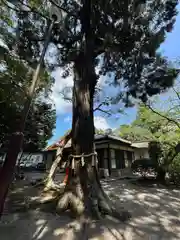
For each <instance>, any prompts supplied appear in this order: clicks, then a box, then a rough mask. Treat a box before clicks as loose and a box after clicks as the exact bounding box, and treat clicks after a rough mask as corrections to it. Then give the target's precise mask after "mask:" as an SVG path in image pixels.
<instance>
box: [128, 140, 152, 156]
mask: <svg viewBox="0 0 180 240" xmlns="http://www.w3.org/2000/svg"><path fill="white" fill-rule="evenodd" d="M132 147H134V159H135V160H137V159H143V158H144V159H148V158H149V151H148V148H149V142H148V141H142V142H135V143H132Z"/></svg>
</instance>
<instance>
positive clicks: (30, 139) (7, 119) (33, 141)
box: [0, 8, 56, 151]
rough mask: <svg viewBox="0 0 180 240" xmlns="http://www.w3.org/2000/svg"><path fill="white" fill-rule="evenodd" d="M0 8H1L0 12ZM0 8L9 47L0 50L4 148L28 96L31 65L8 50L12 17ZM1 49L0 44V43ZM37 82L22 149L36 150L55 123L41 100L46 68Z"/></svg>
mask: <svg viewBox="0 0 180 240" xmlns="http://www.w3.org/2000/svg"><path fill="white" fill-rule="evenodd" d="M3 9H4V8H2V9H1V11H2V12H3ZM7 14H8V12H6V11H4V13H3V14H2V15H1V20H0V21H1V24H2V25H1V30H3V31H2V32H1V34H2V35H1V39H2V40H4V42H5V43H6V45H7V46H8V47H9V49H8V48H6V49H5V51H1V60H0V111H1V116H0V131H1V134H0V141H1V144H2V145H1V148H5V149H6V148H7V146H8V142H9V137H10V135H11V134H12V132H13V131H15V129H16V126H17V124H18V122H19V119H20V117H21V111H22V108H23V105H24V103H25V100H26V98H27V97H28V96H27V94H28V89H29V86H30V84H31V80H32V74H33V71H34V69H33V68H32V67H31V66H30V64H29V63H28V62H27V61H26V60H25V59H24V58H23V57H21V56H20V55H18V52H16V51H12V50H10V49H12V45H11V44H12V41H13V40H14V41H15V35H14V33H13V32H11V31H10V29H11V27H12V25H13V23H12V18H11V16H10V14H9V15H7ZM1 49H2V47H1ZM40 78H41V80H40V84H39V86H38V88H37V91H36V94H35V99H34V100H33V104H32V107H31V109H30V112H29V116H28V119H27V123H26V129H25V139H24V145H23V148H24V150H25V151H36V150H38V149H42V148H44V147H45V146H46V144H47V140H48V139H49V138H50V137H51V136H52V130H53V128H54V127H55V118H56V113H55V109H54V107H53V105H52V104H51V103H50V101H49V102H48V101H47V100H45V97H48V95H49V94H50V92H51V86H52V84H53V79H52V77H51V76H50V74H49V73H48V72H47V70H46V69H42V71H41V74H40Z"/></svg>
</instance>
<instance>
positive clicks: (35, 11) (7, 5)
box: [2, 0, 51, 20]
mask: <svg viewBox="0 0 180 240" xmlns="http://www.w3.org/2000/svg"><path fill="white" fill-rule="evenodd" d="M2 2H3V4H4V5H5V6H6V7H8V8H9V9H11V10H13V11H16V12H27V13H28V12H33V13H36V14H38V15H39V16H41V17H43V18H45V19H47V20H51V19H50V18H48V17H47V16H46V15H44V14H42V13H41V12H39V11H37V9H36V8H33V7H30V6H29V5H27V4H25V3H24V2H21V1H19V2H20V3H21V4H22V5H24V6H26V7H27V8H29V10H27V9H26V10H23V9H19V8H17V7H11V6H10V5H9V4H8V3H6V1H5V0H2Z"/></svg>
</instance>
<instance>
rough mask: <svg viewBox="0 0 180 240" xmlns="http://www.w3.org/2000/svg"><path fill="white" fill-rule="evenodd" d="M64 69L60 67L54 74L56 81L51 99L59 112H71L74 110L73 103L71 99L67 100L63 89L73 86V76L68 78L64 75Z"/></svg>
mask: <svg viewBox="0 0 180 240" xmlns="http://www.w3.org/2000/svg"><path fill="white" fill-rule="evenodd" d="M62 72H63V71H62V70H61V69H58V70H57V71H56V72H55V73H54V74H53V77H54V78H55V83H54V86H53V88H52V94H51V97H50V99H51V100H52V101H53V103H54V104H55V106H56V112H57V114H58V115H59V114H65V113H69V112H71V110H72V104H71V102H69V101H65V100H64V99H63V96H62V94H61V93H62V91H63V89H64V88H66V87H68V88H69V87H72V86H73V76H69V77H67V78H63V77H62Z"/></svg>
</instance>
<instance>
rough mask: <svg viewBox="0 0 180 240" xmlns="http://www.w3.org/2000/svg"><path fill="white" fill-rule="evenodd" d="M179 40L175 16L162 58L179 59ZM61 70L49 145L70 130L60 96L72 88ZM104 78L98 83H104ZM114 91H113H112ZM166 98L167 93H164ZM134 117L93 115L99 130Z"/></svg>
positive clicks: (131, 114)
mask: <svg viewBox="0 0 180 240" xmlns="http://www.w3.org/2000/svg"><path fill="white" fill-rule="evenodd" d="M178 10H180V7H179V8H178ZM178 38H180V14H179V15H178V16H177V20H176V23H175V26H174V29H173V31H172V32H171V33H169V34H168V35H167V38H166V41H165V42H164V43H163V44H162V45H161V48H160V50H161V52H162V53H163V55H164V56H167V57H168V58H169V59H170V60H176V59H177V58H179V57H180V48H179V44H178V42H179V40H180V39H178ZM60 75H61V70H58V71H56V72H55V73H54V77H55V79H56V81H55V85H54V87H53V93H52V100H53V101H54V103H55V106H56V111H57V120H56V129H54V132H53V134H54V135H53V137H52V138H51V139H50V140H49V144H50V143H53V142H55V141H56V140H58V139H59V138H60V137H61V136H62V135H63V134H64V133H65V131H67V130H68V129H69V128H71V109H72V108H71V103H69V102H65V101H64V100H63V99H62V96H61V94H60V92H61V90H62V89H63V88H64V86H67V87H71V86H72V77H68V78H67V79H62V78H61V77H60ZM104 80H105V79H104V77H103V78H102V79H101V80H100V81H104ZM114 91H115V90H114ZM166 96H167V93H166ZM135 117H136V108H131V109H126V110H125V113H124V114H122V115H120V116H118V118H116V117H115V116H114V115H113V116H112V117H107V116H103V115H102V114H100V113H96V114H95V119H94V120H95V126H96V127H97V128H101V129H107V128H117V127H119V126H120V125H122V124H130V123H131V122H132V121H133V120H134V119H135Z"/></svg>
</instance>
